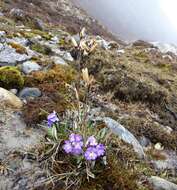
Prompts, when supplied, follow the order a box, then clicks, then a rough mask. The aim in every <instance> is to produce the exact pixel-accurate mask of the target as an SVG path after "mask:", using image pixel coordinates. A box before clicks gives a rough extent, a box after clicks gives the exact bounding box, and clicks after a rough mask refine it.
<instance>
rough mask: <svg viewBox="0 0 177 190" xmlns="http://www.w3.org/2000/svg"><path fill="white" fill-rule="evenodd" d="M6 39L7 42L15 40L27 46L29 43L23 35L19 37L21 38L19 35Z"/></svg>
mask: <svg viewBox="0 0 177 190" xmlns="http://www.w3.org/2000/svg"><path fill="white" fill-rule="evenodd" d="M6 41H7V42H15V43H17V44H20V45H22V46H28V44H29V40H28V39H26V38H23V37H21V38H20V37H15V38H12V39H10V38H8V39H6Z"/></svg>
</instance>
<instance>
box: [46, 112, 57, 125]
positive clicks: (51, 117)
mask: <svg viewBox="0 0 177 190" xmlns="http://www.w3.org/2000/svg"><path fill="white" fill-rule="evenodd" d="M58 121H59V118H58V116H57V114H56V112H55V111H53V112H52V113H51V114H49V115H48V117H47V124H48V126H49V127H51V126H52V125H53V123H55V122H58Z"/></svg>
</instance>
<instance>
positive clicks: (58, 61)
mask: <svg viewBox="0 0 177 190" xmlns="http://www.w3.org/2000/svg"><path fill="white" fill-rule="evenodd" d="M52 60H53V62H54V63H55V64H56V65H67V63H66V62H65V61H64V60H63V59H62V58H61V57H59V56H53V57H52Z"/></svg>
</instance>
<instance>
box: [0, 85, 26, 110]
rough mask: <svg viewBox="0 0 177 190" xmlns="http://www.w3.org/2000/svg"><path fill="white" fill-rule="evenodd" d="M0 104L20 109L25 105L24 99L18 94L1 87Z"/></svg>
mask: <svg viewBox="0 0 177 190" xmlns="http://www.w3.org/2000/svg"><path fill="white" fill-rule="evenodd" d="M0 104H1V106H5V107H7V108H15V109H20V108H22V106H23V103H22V101H21V100H20V99H19V98H18V97H17V96H15V95H14V94H13V93H12V92H10V91H8V90H6V89H4V88H0Z"/></svg>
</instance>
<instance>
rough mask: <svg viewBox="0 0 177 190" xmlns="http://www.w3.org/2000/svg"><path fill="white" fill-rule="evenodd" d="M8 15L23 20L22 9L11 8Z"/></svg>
mask: <svg viewBox="0 0 177 190" xmlns="http://www.w3.org/2000/svg"><path fill="white" fill-rule="evenodd" d="M10 15H11V16H12V17H14V18H15V19H17V20H21V19H22V18H24V16H25V13H24V11H23V10H22V9H17V8H13V9H11V11H10Z"/></svg>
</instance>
